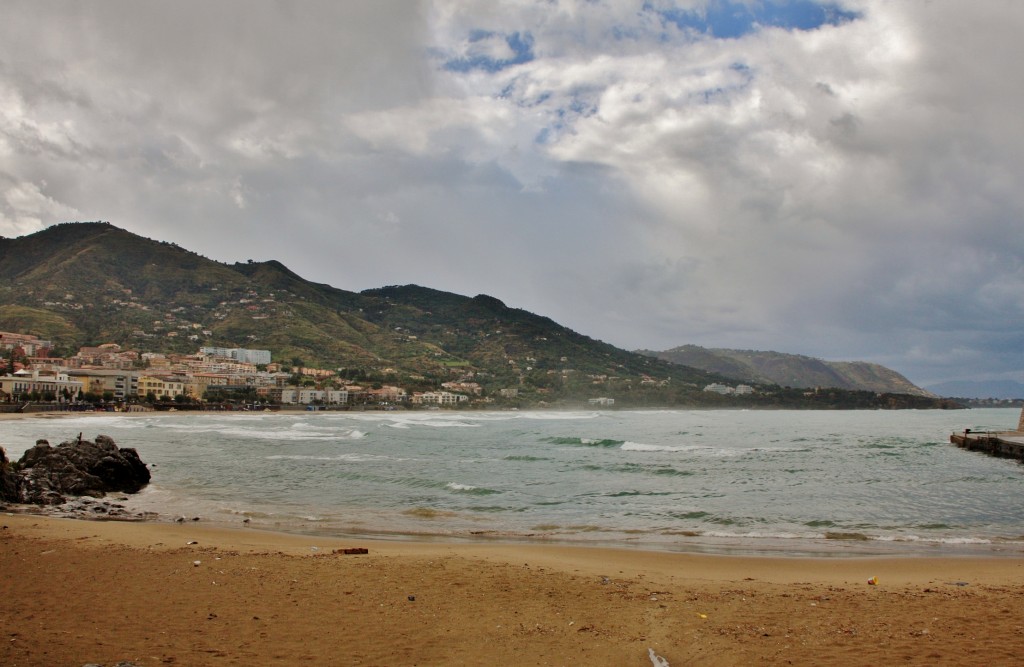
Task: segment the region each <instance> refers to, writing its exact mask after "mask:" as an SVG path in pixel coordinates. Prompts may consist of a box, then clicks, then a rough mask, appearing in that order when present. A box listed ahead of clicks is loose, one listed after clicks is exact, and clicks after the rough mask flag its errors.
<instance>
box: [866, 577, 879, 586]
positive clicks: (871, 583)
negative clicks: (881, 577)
mask: <svg viewBox="0 0 1024 667" xmlns="http://www.w3.org/2000/svg"><path fill="white" fill-rule="evenodd" d="M877 585H878V577H871V578H870V579H868V586H877Z"/></svg>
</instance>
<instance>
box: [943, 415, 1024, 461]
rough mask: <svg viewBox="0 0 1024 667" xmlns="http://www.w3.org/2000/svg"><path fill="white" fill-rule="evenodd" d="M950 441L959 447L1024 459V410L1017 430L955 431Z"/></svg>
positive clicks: (1003, 456) (991, 454)
mask: <svg viewBox="0 0 1024 667" xmlns="http://www.w3.org/2000/svg"><path fill="white" fill-rule="evenodd" d="M949 441H950V442H952V443H953V444H954V445H956V446H957V447H960V448H962V449H967V450H970V451H972V452H984V453H985V454H989V455H990V456H998V457H1000V458H1006V459H1017V460H1018V461H1024V410H1021V413H1020V421H1019V422H1018V423H1017V430H1016V431H972V430H971V429H967V430H965V431H963V432H962V433H953V434H952V435H950V436H949Z"/></svg>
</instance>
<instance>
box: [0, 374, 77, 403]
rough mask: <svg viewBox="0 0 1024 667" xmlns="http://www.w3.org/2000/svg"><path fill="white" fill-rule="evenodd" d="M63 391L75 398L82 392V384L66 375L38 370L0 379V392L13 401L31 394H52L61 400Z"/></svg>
mask: <svg viewBox="0 0 1024 667" xmlns="http://www.w3.org/2000/svg"><path fill="white" fill-rule="evenodd" d="M64 390H67V393H68V395H69V396H71V397H72V398H76V397H77V396H78V392H79V391H81V390H82V383H81V381H79V380H72V379H70V378H68V375H67V373H61V372H53V373H41V372H40V371H38V370H32V371H28V370H21V371H18V372H17V373H15V374H14V375H5V376H3V377H0V392H3V394H4V395H5V396H11V397H12V398H14V399H15V400H24V398H25V397H26V396H27V395H28V394H32V393H37V394H47V393H52V394H53V395H54V396H56V397H57V399H58V400H63V398H64Z"/></svg>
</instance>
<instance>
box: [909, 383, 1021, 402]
mask: <svg viewBox="0 0 1024 667" xmlns="http://www.w3.org/2000/svg"><path fill="white" fill-rule="evenodd" d="M926 388H927V389H928V391H930V392H932V393H933V394H936V395H937V396H955V397H957V398H998V399H1024V384H1021V383H1020V382H1014V381H1013V380H982V381H974V380H953V381H950V382H940V383H938V384H931V385H928V386H927V387H926Z"/></svg>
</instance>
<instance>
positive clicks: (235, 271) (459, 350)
mask: <svg viewBox="0 0 1024 667" xmlns="http://www.w3.org/2000/svg"><path fill="white" fill-rule="evenodd" d="M0 330H5V331H16V332H20V333H28V334H34V335H38V336H40V337H42V338H46V339H50V340H53V341H54V343H55V345H56V352H57V353H58V354H61V355H68V354H73V353H74V352H76V351H77V349H78V348H79V347H80V346H83V345H99V344H102V343H118V344H120V345H121V346H123V347H125V348H128V349H134V350H138V351H139V352H163V353H175V352H176V353H194V352H195V351H196V350H197V349H198V348H199V347H201V346H216V347H249V348H259V349H269V350H270V351H271V353H272V355H273V359H274V361H278V362H284V363H285V364H296V363H297V364H299V365H305V366H313V367H320V368H327V369H337V370H339V371H340V372H341V374H342V376H343V377H346V378H350V379H359V380H361V381H364V382H370V383H374V384H383V383H389V384H400V385H401V386H403V387H405V388H407V389H409V390H414V391H415V390H425V389H435V388H437V387H439V386H440V385H441V384H442V383H443V382H448V381H472V382H476V383H478V384H479V385H481V387H482V388H483V396H484V397H489V398H492V399H495V400H497V401H498V402H499V403H501V404H505V405H536V404H542V403H546V404H551V405H578V404H581V403H583V402H584V401H585V400H586V399H588V398H595V397H609V398H614V399H615V400H616V405H622V406H633V407H638V406H663V405H703V406H706V405H712V406H715V405H722V406H730V407H731V406H735V405H738V404H744V405H754V406H758V405H760V406H780V405H785V406H797V407H838V406H841V405H849V406H853V407H878V406H879V405H885V406H887V407H906V406H907V404H906V401H905V399H898V400H895V402H894V400H893V399H891V398H886V399H884V400H883V399H881V398H879V397H877V396H875V394H869V393H868V394H863V395H862V394H858V393H856V392H851V393H849V394H847V393H842V392H840V393H839V394H835V393H832V394H830V395H829V396H828V397H827V398H826V397H814V398H808V397H805V396H804V395H803V394H802V393H786V392H783V391H773V392H768V391H765V392H760V393H758V394H757V395H755V396H750V397H746V398H743V399H740V398H738V397H722V396H719V395H717V394H709V393H707V392H704V391H702V390H703V388H704V386H706V385H707V384H709V383H712V382H729V381H730V380H728V379H727V378H726V377H725V376H726V375H728V376H731V377H735V378H742V379H748V376H747V375H744V374H742V373H741V372H740V371H742V370H743V367H742V366H737V367H728V368H727V369H726V370H727V371H728V372H726V371H725V370H723V371H719V370H716V369H710V370H709V369H699V368H696V367H694V366H697V365H698V364H696V363H694V364H690V365H686V364H682V365H681V364H679V363H676V362H675V361H674V360H664V359H658V358H655V357H653V356H648V355H643V354H637V353H633V352H627V351H625V350H621V349H618V348H616V347H614V346H612V345H609V344H607V343H603V342H601V341H598V340H594V339H592V338H589V337H587V336H585V335H582V334H580V333H577V332H575V331H572V330H570V329H567V328H565V327H563V326H560V325H559V324H557V323H556V322H554V321H552V320H551V319H549V318H547V317H543V316H540V315H535V314H533V313H530V312H527V311H524V310H521V309H517V308H509V307H508V306H506V305H505V304H504V303H502V302H501V301H500V300H498V299H496V298H494V297H491V296H486V295H478V296H475V297H472V298H470V297H466V296H461V295H457V294H451V293H447V292H441V291H438V290H433V289H429V288H426V287H419V286H416V285H406V286H391V287H382V288H379V289H373V290H367V291H365V292H362V293H356V292H349V291H346V290H343V289H338V288H335V287H331V286H330V285H324V284H318V283H313V282H309V281H307V280H305V279H303V278H302V277H300V276H298V275H297V274H295V273H294V272H292V271H290V270H289V269H288V268H287V267H285V266H284V265H283V264H281V263H280V262H277V261H268V262H251V261H250V262H245V263H236V264H224V263H220V262H215V261H212V260H210V259H207V258H205V257H202V256H201V255H198V254H196V253H194V252H190V251H188V250H185V249H184V248H181V247H179V246H177V245H175V244H170V243H166V242H161V241H154V240H150V239H146V238H143V237H140V236H137V235H135V234H132V233H130V232H127V231H125V230H123V229H119V228H117V227H114V226H113V225H111V224H109V223H105V222H93V223H65V224H61V225H55V226H53V227H50V228H48V229H45V230H43V231H40V232H37V233H35V234H32V235H29V236H24V237H19V238H13V239H10V238H0ZM733 382H734V381H733ZM751 382H753V383H755V384H758V383H761V382H762V381H761V380H759V379H753V380H751ZM499 399H500V400H499ZM914 407H929V406H927V405H925V406H921V405H916V404H915V406H914Z"/></svg>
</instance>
